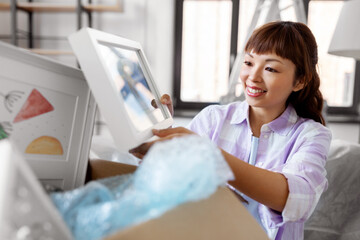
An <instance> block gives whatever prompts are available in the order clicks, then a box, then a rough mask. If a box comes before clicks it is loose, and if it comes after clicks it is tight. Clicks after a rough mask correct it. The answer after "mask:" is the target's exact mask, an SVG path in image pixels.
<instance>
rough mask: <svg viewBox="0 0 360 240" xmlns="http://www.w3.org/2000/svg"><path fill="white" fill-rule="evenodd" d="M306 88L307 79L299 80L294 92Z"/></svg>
mask: <svg viewBox="0 0 360 240" xmlns="http://www.w3.org/2000/svg"><path fill="white" fill-rule="evenodd" d="M304 87H305V79H303V78H302V79H298V80H297V81H296V84H295V86H294V87H293V92H297V91H300V90H301V89H303V88H304Z"/></svg>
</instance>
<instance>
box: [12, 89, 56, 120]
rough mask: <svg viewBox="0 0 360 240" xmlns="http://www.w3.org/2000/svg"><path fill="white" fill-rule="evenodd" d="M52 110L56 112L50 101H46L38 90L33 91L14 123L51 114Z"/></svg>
mask: <svg viewBox="0 0 360 240" xmlns="http://www.w3.org/2000/svg"><path fill="white" fill-rule="evenodd" d="M52 110H54V107H53V106H52V105H51V104H50V103H49V101H48V100H46V98H45V97H44V96H43V95H42V94H41V93H40V92H39V91H38V90H36V89H33V90H32V92H31V93H30V95H29V97H28V98H27V100H26V102H25V103H24V105H23V106H22V108H21V109H20V111H19V113H18V114H17V116H16V117H15V119H14V123H16V122H21V121H24V120H27V119H30V118H33V117H36V116H38V115H41V114H44V113H47V112H51V111H52Z"/></svg>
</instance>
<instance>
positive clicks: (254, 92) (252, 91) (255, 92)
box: [246, 86, 266, 97]
mask: <svg viewBox="0 0 360 240" xmlns="http://www.w3.org/2000/svg"><path fill="white" fill-rule="evenodd" d="M246 93H247V95H248V96H249V97H259V96H262V95H263V94H265V93H266V91H265V90H263V89H261V88H257V87H250V86H247V87H246Z"/></svg>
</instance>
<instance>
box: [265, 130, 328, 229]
mask: <svg viewBox="0 0 360 240" xmlns="http://www.w3.org/2000/svg"><path fill="white" fill-rule="evenodd" d="M299 140H300V141H299ZM330 142H331V132H330V131H329V129H327V128H325V127H323V126H321V127H318V128H310V129H304V130H303V131H302V133H301V134H300V135H299V136H298V141H296V146H294V148H293V149H295V151H294V153H293V154H292V155H290V156H289V158H288V159H287V161H286V163H285V165H284V167H283V168H282V170H281V171H279V172H280V173H282V174H283V175H284V176H285V177H286V179H287V182H288V186H289V195H288V199H287V202H286V205H285V208H284V210H283V211H282V213H281V216H279V215H278V216H276V214H272V215H273V218H276V219H277V221H273V223H274V222H275V223H276V226H277V227H280V226H282V225H283V224H284V223H286V222H296V221H300V222H304V221H306V220H307V219H308V218H309V217H310V215H311V214H312V212H313V211H314V209H315V207H316V205H317V203H318V201H319V198H320V196H321V194H322V193H323V192H324V191H325V190H326V189H327V185H328V182H327V179H326V170H325V163H326V160H327V154H328V151H329V147H330ZM273 220H274V219H273Z"/></svg>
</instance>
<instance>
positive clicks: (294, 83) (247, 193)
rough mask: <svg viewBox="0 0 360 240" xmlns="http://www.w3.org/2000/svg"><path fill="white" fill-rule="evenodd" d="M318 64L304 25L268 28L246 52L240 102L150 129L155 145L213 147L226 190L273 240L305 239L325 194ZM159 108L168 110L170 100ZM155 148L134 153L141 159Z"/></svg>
mask: <svg viewBox="0 0 360 240" xmlns="http://www.w3.org/2000/svg"><path fill="white" fill-rule="evenodd" d="M317 61H318V56H317V44H316V41H315V38H314V36H313V34H312V33H311V31H310V29H309V28H308V27H307V26H306V25H304V24H302V23H295V22H272V23H268V24H265V25H263V26H262V27H260V28H258V29H256V30H255V31H254V32H253V34H252V36H251V37H250V39H249V40H248V42H247V44H246V46H245V57H244V63H243V66H242V68H241V72H240V78H241V81H242V84H243V87H244V92H245V96H246V101H245V102H234V103H231V104H228V105H225V106H215V105H214V106H209V107H207V108H205V109H204V110H202V111H201V112H200V113H199V114H198V115H197V116H196V117H195V118H194V119H193V120H192V122H191V123H190V125H189V126H188V127H187V128H172V129H166V130H154V131H153V132H154V134H155V135H157V136H159V137H160V141H162V140H166V139H170V138H173V137H176V136H182V135H186V134H194V133H196V134H199V135H202V136H207V137H209V138H210V139H211V140H212V141H214V142H215V143H216V144H217V145H218V146H219V148H220V149H221V150H222V153H223V156H224V158H225V160H226V161H227V162H228V164H229V166H230V167H231V169H232V171H233V173H234V175H235V178H236V179H235V180H234V181H232V182H229V184H230V186H231V188H233V189H234V190H235V191H237V192H239V194H241V196H242V197H243V198H245V200H246V201H247V202H248V203H247V204H244V205H245V206H246V207H247V208H248V210H249V211H250V212H251V213H252V215H253V216H254V217H255V218H256V219H257V221H258V222H259V224H260V225H261V226H262V227H263V228H264V229H265V230H266V232H267V234H268V236H269V237H270V238H271V239H303V235H304V222H305V221H306V220H307V219H308V218H309V217H310V215H311V213H312V212H313V210H314V208H315V206H316V204H317V202H318V200H319V198H320V195H321V194H322V192H323V191H324V190H325V189H326V188H327V179H326V177H325V176H326V171H325V168H324V165H325V162H326V159H327V153H328V150H329V146H330V141H331V133H330V131H329V130H328V129H327V128H326V127H325V126H324V125H325V122H324V119H323V116H322V115H321V111H322V105H323V98H322V95H321V92H320V90H319V86H320V79H319V76H318V73H317V70H316V67H317ZM162 102H163V103H164V104H167V105H168V106H169V107H170V108H172V104H171V100H170V98H169V97H168V96H164V97H163V98H162ZM153 143H154V142H150V143H145V144H142V145H141V146H139V147H138V148H135V149H133V150H132V151H131V152H133V153H135V154H137V155H138V156H139V155H141V154H145V153H146V152H147V150H148V149H149V148H150V147H151V145H152V144H153Z"/></svg>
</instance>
